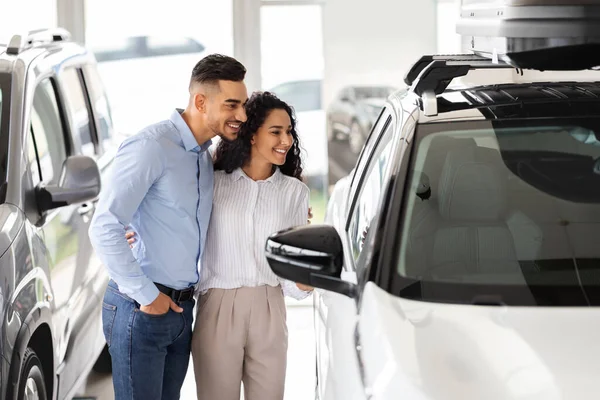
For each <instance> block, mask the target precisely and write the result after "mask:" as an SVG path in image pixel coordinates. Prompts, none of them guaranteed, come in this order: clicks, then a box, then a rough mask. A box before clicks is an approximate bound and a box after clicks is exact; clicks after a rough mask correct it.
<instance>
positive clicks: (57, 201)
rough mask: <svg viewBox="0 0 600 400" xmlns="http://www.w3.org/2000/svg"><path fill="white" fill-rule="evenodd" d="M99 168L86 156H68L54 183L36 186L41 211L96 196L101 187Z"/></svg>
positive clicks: (80, 201)
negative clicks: (56, 181)
mask: <svg viewBox="0 0 600 400" xmlns="http://www.w3.org/2000/svg"><path fill="white" fill-rule="evenodd" d="M101 185H102V182H101V178H100V170H99V169H98V165H97V164H96V162H95V161H94V160H93V159H92V158H90V157H87V156H79V155H77V156H70V157H68V158H67V159H66V160H65V162H64V163H63V166H62V171H61V174H60V178H59V179H58V183H57V184H56V185H46V186H39V187H37V188H36V199H37V203H38V207H39V209H40V211H41V212H44V211H48V210H52V209H54V208H58V207H63V206H67V205H71V204H77V203H82V202H84V201H88V200H92V199H95V198H96V197H98V195H99V194H100V189H101Z"/></svg>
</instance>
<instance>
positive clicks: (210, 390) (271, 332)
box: [128, 92, 312, 400]
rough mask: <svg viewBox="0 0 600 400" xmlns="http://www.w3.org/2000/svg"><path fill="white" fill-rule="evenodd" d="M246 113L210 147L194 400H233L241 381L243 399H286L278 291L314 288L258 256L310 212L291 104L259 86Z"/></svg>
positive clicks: (299, 292)
mask: <svg viewBox="0 0 600 400" xmlns="http://www.w3.org/2000/svg"><path fill="white" fill-rule="evenodd" d="M246 114H247V118H248V120H247V121H246V122H245V123H244V124H243V125H242V126H241V128H240V131H239V133H238V138H237V139H236V140H235V141H234V142H230V143H228V142H225V141H221V142H220V143H219V145H218V147H217V151H216V154H215V187H214V198H213V210H212V214H211V220H210V224H209V228H208V233H207V238H206V247H205V250H204V253H203V257H202V263H201V274H200V275H201V280H200V284H199V293H200V300H199V303H198V307H197V315H196V324H195V327H194V334H193V339H192V356H193V361H194V373H195V376H196V385H197V393H198V399H200V400H205V399H206V400H212V399H219V400H238V399H239V398H240V384H241V382H243V383H244V395H245V396H244V397H245V399H246V400H259V399H260V400H270V399H273V400H281V399H283V393H284V383H285V371H286V357H287V326H286V309H285V302H284V294H285V295H289V296H291V297H294V298H296V299H302V298H304V297H306V296H308V294H309V293H310V290H312V288H310V287H308V286H304V285H301V284H295V283H292V282H288V281H284V280H280V279H279V278H277V276H275V274H274V273H273V272H272V271H271V270H270V268H269V266H268V264H267V261H266V257H265V256H264V246H265V242H266V239H267V237H268V236H269V235H270V234H271V233H273V232H276V231H279V230H283V229H287V228H290V227H292V226H296V225H303V224H305V223H306V216H307V215H308V198H309V189H308V187H307V186H306V185H305V184H304V183H302V181H301V174H302V163H301V159H300V145H299V142H298V134H297V132H296V121H295V119H294V115H293V112H292V109H291V107H290V106H288V105H287V104H286V103H285V102H283V101H281V100H280V99H278V98H277V97H276V96H274V95H273V94H271V93H268V92H264V93H255V94H253V95H252V97H251V98H250V99H249V100H248V102H247V105H246ZM128 237H129V238H130V237H131V235H130V234H129V235H128ZM131 242H133V239H130V243H131Z"/></svg>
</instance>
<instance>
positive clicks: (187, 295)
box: [154, 282, 194, 303]
mask: <svg viewBox="0 0 600 400" xmlns="http://www.w3.org/2000/svg"><path fill="white" fill-rule="evenodd" d="M154 284H155V285H156V287H157V288H158V290H159V291H160V292H161V293H164V294H166V295H167V296H169V297H170V298H171V299H172V300H173V301H174V302H176V303H180V302H183V301H188V300H192V299H193V298H194V287H189V288H187V289H182V290H175V289H172V288H170V287H168V286H165V285H161V284H160V283H156V282H155V283H154Z"/></svg>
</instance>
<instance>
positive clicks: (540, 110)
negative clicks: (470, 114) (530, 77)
mask: <svg viewBox="0 0 600 400" xmlns="http://www.w3.org/2000/svg"><path fill="white" fill-rule="evenodd" d="M469 109H477V110H479V111H480V112H481V114H482V119H483V118H485V119H505V118H546V117H568V116H593V115H598V116H600V82H556V83H521V84H512V83H511V84H495V85H487V86H478V87H473V88H463V89H457V90H446V91H445V92H444V93H442V94H441V95H439V97H438V111H439V114H438V115H437V116H435V117H434V118H430V119H429V120H428V122H440V121H442V120H448V119H453V120H460V119H461V115H462V116H463V118H464V114H460V113H459V112H460V111H463V110H469Z"/></svg>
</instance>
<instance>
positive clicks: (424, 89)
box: [404, 54, 515, 116]
mask: <svg viewBox="0 0 600 400" xmlns="http://www.w3.org/2000/svg"><path fill="white" fill-rule="evenodd" d="M488 68H499V69H509V68H510V69H514V68H515V67H513V66H512V65H510V64H507V63H505V62H503V61H495V60H491V59H489V58H485V57H481V56H478V55H474V54H452V55H425V56H423V57H421V58H420V59H419V60H418V61H417V62H416V63H415V64H413V66H412V67H411V69H410V70H409V71H408V73H407V74H406V76H405V77H404V82H405V83H406V84H407V85H409V86H411V87H412V91H413V92H414V93H415V94H416V95H417V96H419V97H420V98H421V102H422V108H423V111H424V112H425V115H426V116H435V115H437V114H438V110H437V108H438V107H437V95H439V94H442V93H444V91H445V90H446V88H447V87H448V85H450V83H451V82H452V80H453V79H454V78H459V77H461V76H465V75H466V74H467V73H469V71H471V70H474V69H488Z"/></svg>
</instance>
